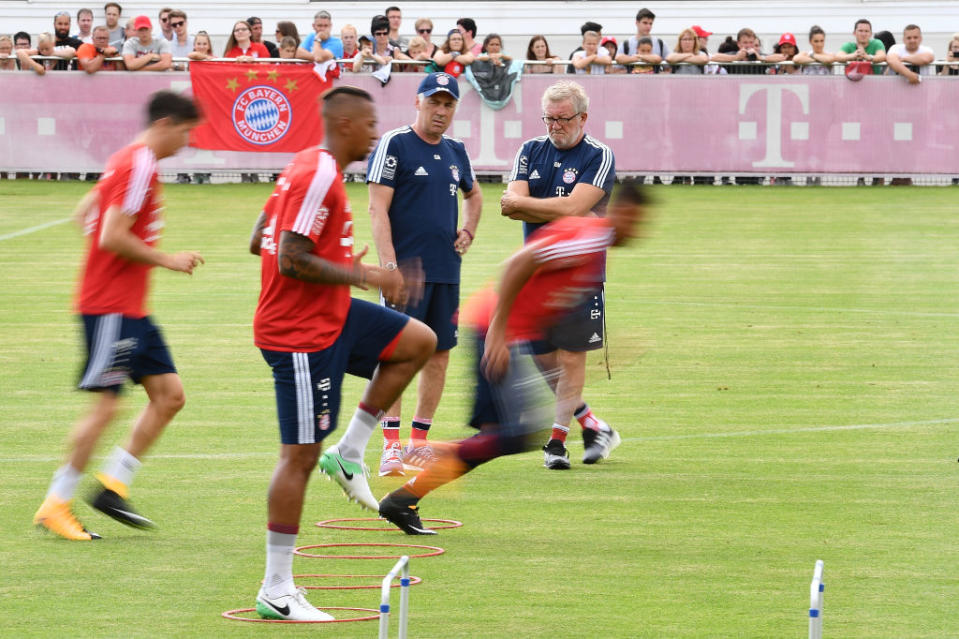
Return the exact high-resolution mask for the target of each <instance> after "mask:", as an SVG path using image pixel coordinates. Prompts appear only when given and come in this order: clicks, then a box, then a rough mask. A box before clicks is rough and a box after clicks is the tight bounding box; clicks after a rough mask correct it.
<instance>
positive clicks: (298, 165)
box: [253, 147, 353, 352]
mask: <svg viewBox="0 0 959 639" xmlns="http://www.w3.org/2000/svg"><path fill="white" fill-rule="evenodd" d="M264 213H265V214H266V226H265V227H264V229H263V239H262V240H261V241H260V258H261V262H260V264H261V268H260V286H261V288H260V301H259V304H258V305H257V307H256V315H255V317H254V319H253V341H254V343H255V344H256V345H257V346H259V347H260V348H265V349H267V350H273V351H286V352H312V351H319V350H322V349H324V348H326V347H328V346H329V345H330V344H332V343H333V342H334V341H336V338H337V337H339V335H340V332H341V331H342V329H343V323H344V322H345V321H346V314H347V313H348V312H349V310H350V286H349V285H348V284H315V283H313V282H305V281H303V280H298V279H295V278H292V277H287V276H285V275H281V274H280V270H279V264H278V262H277V251H278V249H279V244H280V236H281V234H282V233H283V231H290V232H293V233H296V234H298V235H302V236H303V237H306V238H309V240H310V241H311V242H313V250H312V251H311V253H312V254H313V255H315V256H317V257H319V258H321V259H323V260H325V261H327V262H331V263H333V264H337V265H339V266H343V267H346V268H350V267H352V264H353V216H352V214H351V212H350V203H349V201H348V200H347V199H346V189H344V188H343V175H342V173H340V169H339V167H338V166H337V165H336V160H335V159H334V158H333V156H332V155H330V153H329V152H328V151H326V150H325V149H321V148H319V147H313V148H311V149H306V150H304V151H300V152H299V153H297V154H296V156H295V157H294V158H293V161H292V162H290V164H289V165H287V167H286V169H285V170H284V171H283V174H282V175H281V176H280V178H279V180H277V183H276V188H275V189H274V190H273V194H272V195H271V196H270V199H269V200H267V203H266V206H265V207H264Z"/></svg>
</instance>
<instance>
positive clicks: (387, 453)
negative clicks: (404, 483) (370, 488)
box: [380, 442, 403, 477]
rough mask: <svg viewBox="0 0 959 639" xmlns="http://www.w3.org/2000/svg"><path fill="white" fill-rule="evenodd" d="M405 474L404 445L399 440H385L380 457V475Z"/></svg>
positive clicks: (394, 475)
mask: <svg viewBox="0 0 959 639" xmlns="http://www.w3.org/2000/svg"><path fill="white" fill-rule="evenodd" d="M387 476H389V477H402V476H403V445H402V444H400V443H399V442H383V455H382V457H380V477H387Z"/></svg>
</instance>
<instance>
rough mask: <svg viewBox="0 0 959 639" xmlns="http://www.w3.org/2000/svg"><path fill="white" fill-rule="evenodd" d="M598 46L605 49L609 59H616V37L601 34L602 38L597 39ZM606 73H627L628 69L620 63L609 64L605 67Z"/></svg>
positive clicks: (617, 45) (617, 49)
mask: <svg viewBox="0 0 959 639" xmlns="http://www.w3.org/2000/svg"><path fill="white" fill-rule="evenodd" d="M599 46H600V47H602V48H604V49H606V53H608V54H609V59H610V60H615V59H616V52H617V51H619V43H617V42H616V38H614V37H613V36H603V39H602V40H600V41H599ZM606 73H629V69H627V68H626V67H625V66H624V65H622V64H611V65H609V66H608V67H607V68H606Z"/></svg>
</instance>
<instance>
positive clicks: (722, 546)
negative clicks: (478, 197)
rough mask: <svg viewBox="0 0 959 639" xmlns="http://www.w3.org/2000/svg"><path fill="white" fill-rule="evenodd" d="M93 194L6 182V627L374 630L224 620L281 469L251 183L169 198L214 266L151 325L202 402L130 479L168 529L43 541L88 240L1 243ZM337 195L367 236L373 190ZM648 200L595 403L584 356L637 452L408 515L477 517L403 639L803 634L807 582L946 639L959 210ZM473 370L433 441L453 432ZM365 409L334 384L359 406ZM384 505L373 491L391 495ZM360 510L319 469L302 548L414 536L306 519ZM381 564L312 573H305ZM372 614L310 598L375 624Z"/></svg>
mask: <svg viewBox="0 0 959 639" xmlns="http://www.w3.org/2000/svg"><path fill="white" fill-rule="evenodd" d="M84 189H85V187H84V186H83V185H80V184H56V183H53V184H51V183H36V182H30V183H24V182H16V183H11V182H0V267H2V270H3V273H4V277H3V278H2V282H0V299H2V300H3V301H2V304H0V327H2V331H0V363H2V366H0V391H2V399H0V407H2V409H0V478H2V479H0V504H2V509H0V523H2V530H3V535H2V538H0V566H2V568H0V575H2V578H0V600H2V603H3V605H2V607H0V610H2V612H0V636H3V637H18V638H19V637H44V638H47V637H57V636H61V637H98V638H99V637H231V638H232V637H237V638H245V637H280V636H282V637H305V636H313V637H316V636H320V637H337V638H338V639H348V638H351V637H373V636H375V635H376V626H375V623H374V622H363V623H351V624H334V625H325V626H285V627H277V626H268V625H266V624H243V623H237V622H230V621H227V620H224V619H222V618H220V613H221V612H222V611H224V610H227V609H231V608H240V607H248V606H251V605H252V604H253V597H254V595H255V593H256V590H257V587H258V582H259V579H260V578H261V576H262V571H263V543H264V534H263V531H264V524H265V493H266V487H267V484H268V482H269V478H270V473H271V470H272V467H273V464H274V461H275V455H276V449H277V434H276V426H275V421H274V420H275V417H274V406H273V396H272V386H271V381H270V376H269V370H268V368H267V367H266V365H265V364H264V362H263V361H262V360H261V358H260V356H259V353H258V352H257V350H256V349H255V348H254V347H253V345H252V342H251V328H250V322H251V317H252V313H253V309H254V306H255V302H256V297H257V293H258V289H259V280H258V263H257V260H256V259H255V258H253V257H252V256H250V255H248V254H247V253H246V250H245V246H246V242H247V237H248V233H249V230H250V227H251V224H252V222H253V219H254V218H255V216H256V214H257V212H258V210H259V208H258V207H259V206H260V204H261V203H262V202H263V201H264V200H265V198H266V196H267V194H268V192H269V187H268V186H267V185H229V186H191V185H183V186H180V185H170V186H169V187H168V188H167V190H166V193H167V204H168V207H167V219H168V224H167V229H166V234H165V244H164V246H165V248H167V249H170V250H176V249H197V250H200V251H201V252H202V253H203V254H204V256H205V257H206V259H207V264H206V266H204V267H202V268H201V269H200V270H199V271H198V272H197V273H196V274H195V275H194V276H193V277H192V278H188V277H185V276H182V275H179V274H173V273H169V272H159V271H157V272H156V273H155V276H154V290H153V295H152V300H153V308H154V309H155V317H156V319H157V320H158V322H159V323H160V324H161V325H162V326H163V327H164V328H165V332H166V336H167V339H168V341H169V343H170V345H171V349H172V351H173V354H174V357H175V359H176V361H177V364H178V366H179V368H180V370H181V374H182V377H183V380H184V383H185V386H186V389H187V396H188V400H187V406H186V408H185V409H184V410H183V412H182V413H181V414H180V415H179V416H178V417H177V419H176V420H175V421H174V423H173V424H172V426H171V427H170V428H169V430H168V431H167V433H166V435H165V436H164V438H163V439H161V441H160V442H159V444H158V445H157V446H156V448H155V449H154V451H153V454H152V456H151V457H150V458H149V459H148V462H147V463H146V464H145V465H144V468H143V470H142V471H141V473H140V475H139V476H138V479H137V483H136V485H135V486H134V494H133V498H134V502H135V504H136V505H137V506H138V507H139V508H140V510H142V511H143V512H144V513H145V514H147V515H148V516H150V517H152V518H154V519H155V520H156V521H157V522H158V523H159V526H160V528H159V530H158V531H157V532H156V533H154V534H148V533H142V532H137V531H133V530H131V529H127V528H124V527H122V526H120V525H119V524H116V523H114V522H112V521H110V520H107V519H105V518H104V517H102V516H100V515H99V514H98V513H94V512H93V511H92V510H91V509H90V508H89V507H88V506H86V505H85V504H78V505H77V506H76V511H77V512H78V514H79V516H80V517H81V519H82V520H83V521H84V523H86V524H87V525H88V526H89V527H90V528H91V529H92V530H95V531H97V532H99V533H100V534H102V535H103V536H104V539H103V540H102V541H100V542H97V543H90V544H76V543H69V542H66V541H63V540H60V539H58V538H54V537H52V536H49V535H43V534H41V533H39V532H36V531H35V530H34V529H33V528H32V526H31V524H30V519H31V517H32V515H33V512H34V510H35V509H36V507H37V506H38V505H39V503H40V500H41V499H42V497H43V494H44V491H45V490H46V487H47V483H48V481H49V479H50V475H51V473H52V472H53V470H54V469H55V468H56V467H57V465H58V464H59V463H60V459H61V455H62V452H63V446H64V440H65V437H66V434H67V432H68V430H69V428H70V426H71V424H72V422H73V420H74V419H75V418H76V416H77V415H78V414H79V412H80V411H81V410H83V409H84V407H85V406H86V402H87V401H88V398H87V397H86V396H85V395H82V394H80V393H78V392H74V391H72V390H71V389H72V388H73V383H74V381H75V380H74V376H75V373H76V371H77V367H78V365H79V350H78V334H77V327H76V324H75V321H74V319H73V317H72V315H71V311H70V298H71V293H72V289H73V286H74V280H75V274H76V268H77V265H78V263H79V260H80V257H81V253H82V242H81V239H80V237H79V235H78V233H77V231H76V230H75V229H74V228H73V226H72V225H71V224H69V223H62V224H54V225H52V226H49V227H48V228H44V229H42V230H37V231H35V232H32V233H28V234H24V235H15V234H16V233H18V232H19V231H23V230H25V229H29V228H32V227H36V226H38V225H43V224H46V223H49V222H55V221H57V220H62V219H63V218H65V217H66V216H67V215H68V211H69V210H70V208H71V206H72V205H73V203H74V202H75V201H76V200H77V199H78V198H79V197H80V195H81V194H82V192H83V190H84ZM500 190H501V187H499V186H496V185H486V188H484V196H485V206H484V215H485V217H484V219H483V221H482V222H481V224H480V227H479V232H478V234H477V239H476V245H475V246H474V248H473V250H472V251H471V253H470V254H469V255H468V256H467V260H466V263H465V265H464V286H463V288H464V295H465V294H467V293H468V292H469V291H471V290H473V289H474V288H476V287H477V286H479V285H480V284H481V283H482V282H484V281H485V280H487V279H488V278H490V277H492V276H493V275H494V273H496V270H497V265H498V263H499V262H500V261H501V260H502V259H503V258H505V257H506V256H507V255H508V254H509V253H510V252H511V251H512V250H513V249H514V248H515V247H516V246H517V244H518V241H519V236H520V231H519V228H518V226H517V224H516V223H514V222H510V221H508V220H504V219H502V218H501V217H500V216H499V214H498V209H497V202H498V193H499V191H500ZM349 191H350V195H351V197H352V201H353V208H354V211H355V216H356V221H357V230H356V235H357V237H358V243H359V244H360V245H362V243H363V242H370V241H371V240H370V237H371V236H370V232H369V223H368V218H367V216H366V214H365V211H366V192H365V189H364V188H362V187H361V186H360V185H350V189H349ZM654 193H655V196H656V198H657V200H658V203H659V205H658V206H657V208H656V218H655V221H654V223H653V224H652V225H650V228H649V238H648V239H647V240H646V241H645V242H643V243H642V244H641V245H638V246H636V247H634V248H629V249H625V250H622V251H619V252H617V253H615V254H614V255H613V256H612V257H611V259H610V282H609V284H608V288H607V308H608V321H609V338H610V352H609V360H610V367H611V369H612V381H608V380H607V379H606V375H605V366H604V365H603V362H602V357H601V356H600V355H594V356H591V357H590V359H589V371H588V379H587V399H588V400H589V401H590V402H591V404H592V405H593V406H594V408H595V409H596V411H597V413H598V414H599V415H600V416H602V417H604V418H605V419H607V420H608V421H609V422H610V423H611V424H613V425H614V427H616V428H617V429H619V430H620V431H621V432H622V433H623V436H624V442H623V445H622V446H621V447H620V448H619V449H618V450H617V451H616V452H615V453H614V455H613V457H612V458H610V459H609V460H608V461H607V462H605V463H601V464H598V465H596V466H593V467H585V466H583V465H581V464H579V463H578V457H579V454H580V453H581V450H582V449H581V447H578V445H577V444H574V445H573V446H572V450H571V453H572V456H573V458H574V460H576V461H575V462H574V465H573V469H572V470H570V471H568V472H565V473H561V472H554V471H547V470H545V469H543V468H542V466H541V462H542V460H541V456H540V454H538V453H531V454H527V455H521V456H516V457H511V458H505V459H500V460H496V461H495V462H493V463H491V464H489V465H487V466H485V467H482V468H480V469H478V470H477V471H476V472H474V473H472V474H470V475H469V476H468V477H466V478H464V479H463V480H462V481H460V482H458V483H457V484H454V485H452V486H448V487H444V488H442V489H440V490H439V491H437V492H436V493H434V494H433V495H431V496H430V497H429V498H428V499H427V500H425V501H424V503H423V516H424V517H441V518H451V519H457V520H461V521H463V522H464V523H465V525H464V526H463V527H462V528H459V529H456V530H446V531H441V534H440V535H439V536H438V537H436V538H431V539H430V540H429V541H427V542H425V543H433V544H436V545H439V546H442V547H444V548H445V549H446V554H444V555H442V556H440V557H435V558H429V559H418V560H417V559H414V560H413V562H412V568H413V574H414V575H418V576H420V577H422V578H423V583H422V584H421V585H418V586H414V587H413V589H412V618H411V626H410V634H411V636H413V637H436V638H444V637H470V638H471V639H477V638H480V637H495V638H499V637H503V638H513V637H523V638H526V637H549V638H555V637H598V638H606V637H610V638H612V637H617V638H618V637H623V638H626V637H630V638H632V637H650V638H687V637H736V638H739V637H750V638H752V637H755V638H772V639H779V638H786V637H804V636H805V635H806V609H807V606H808V601H809V595H808V591H809V581H810V578H811V576H812V569H813V564H814V562H815V560H816V559H823V560H825V564H826V583H827V586H828V587H827V589H826V614H825V634H826V636H827V637H844V638H867V637H869V638H873V637H874V638H920V637H929V638H933V637H934V638H942V637H957V636H959V629H957V626H956V620H957V619H959V577H957V572H956V557H957V555H956V543H955V539H956V530H957V529H959V509H957V508H956V507H955V504H956V501H955V494H956V485H957V483H956V475H957V471H959V464H957V463H956V457H957V449H959V447H957V445H956V440H957V438H956V434H957V430H959V409H957V398H959V272H957V262H959V260H957V257H956V255H957V253H956V247H957V246H959V216H957V215H956V210H955V199H956V196H955V191H954V190H951V189H938V188H925V189H923V188H896V189H893V188H875V189H872V188H857V189H835V188H807V189H799V188H795V189H794V188H776V189H773V188H750V187H725V188H723V187H686V188H671V187H659V188H657V189H656V190H655V191H654ZM461 351H462V352H461ZM461 351H455V352H454V357H453V362H452V371H451V375H450V378H449V381H448V386H447V391H446V394H445V396H444V401H443V403H442V404H441V406H440V413H439V415H438V416H437V420H436V422H437V426H436V427H435V428H434V430H435V431H436V434H435V436H436V437H440V438H452V437H456V436H459V435H462V434H465V433H466V432H467V430H466V429H465V428H464V427H462V426H461V424H462V423H463V422H464V418H465V415H466V411H467V407H468V405H469V400H470V387H469V379H468V375H467V373H466V371H467V362H466V358H465V349H461ZM360 390H361V385H360V384H359V382H356V383H352V384H350V385H349V386H348V388H347V390H346V392H345V394H344V406H345V407H349V406H353V405H355V402H356V401H357V399H358V397H359V393H360ZM407 397H408V398H411V397H412V396H411V395H410V394H408V395H407ZM128 400H129V401H128V402H127V409H126V411H125V413H124V417H123V419H122V420H121V422H120V423H119V424H118V427H115V428H114V430H113V431H111V432H110V433H108V435H107V436H106V437H105V441H104V444H105V445H112V444H113V443H114V442H116V441H117V440H118V439H119V438H120V436H121V433H125V431H126V429H127V427H128V423H129V420H130V419H131V418H132V417H133V415H134V413H135V411H137V410H139V408H140V406H141V405H142V403H143V395H142V391H141V390H139V389H135V390H133V391H132V392H130V393H129V394H128ZM409 403H410V402H409V401H408V404H409ZM407 428H408V426H404V432H405V431H406V429H407ZM573 439H575V438H572V437H571V441H573ZM375 441H377V440H376V439H374V442H375ZM377 459H378V457H377V456H376V455H374V452H373V451H371V452H370V454H369V455H368V457H367V461H368V463H370V464H371V465H374V467H375V464H376V462H377ZM396 485H397V480H393V479H380V478H374V479H373V480H372V486H373V490H374V493H376V494H377V495H378V496H379V495H382V494H383V493H385V492H387V491H388V490H390V489H392V488H393V487H395V486H396ZM354 516H355V517H362V516H365V515H364V514H363V513H362V512H361V511H360V510H359V509H358V508H357V507H356V506H354V505H351V504H348V503H347V502H346V500H345V499H344V498H343V496H342V494H341V492H340V491H339V489H338V488H335V487H334V486H333V485H332V484H328V483H327V482H325V481H319V478H317V481H315V482H314V483H313V485H312V486H311V489H310V493H309V496H308V504H307V507H306V509H305V514H304V522H303V523H304V525H303V527H302V532H301V540H302V543H304V544H308V543H312V544H316V543H340V542H342V543H346V542H382V541H386V540H390V541H395V542H404V541H411V543H421V542H420V541H419V540H420V539H422V538H407V537H405V536H403V535H401V534H399V533H396V534H394V533H383V532H350V531H329V530H323V529H319V528H315V527H313V526H311V525H310V524H311V522H314V521H317V520H320V519H326V518H334V517H354ZM390 565H392V560H388V561H384V560H373V561H364V562H361V561H348V560H340V559H337V560H318V559H305V558H297V560H296V563H295V564H294V570H295V572H298V573H342V574H347V573H354V574H355V573H360V574H376V573H379V574H383V573H385V572H386V571H387V570H388V568H389V566H390ZM370 582H373V580H370ZM378 596H379V595H378V591H376V590H345V591H311V594H310V598H311V600H312V601H313V602H314V603H315V604H318V605H320V606H324V605H329V606H350V607H364V608H375V607H376V605H377V602H378ZM395 600H396V597H394V601H395Z"/></svg>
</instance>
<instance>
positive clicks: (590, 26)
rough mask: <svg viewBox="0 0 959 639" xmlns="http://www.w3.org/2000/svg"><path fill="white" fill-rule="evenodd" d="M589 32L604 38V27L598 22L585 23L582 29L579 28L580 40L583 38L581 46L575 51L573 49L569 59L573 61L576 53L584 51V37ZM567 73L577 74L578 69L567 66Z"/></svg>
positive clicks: (581, 26)
mask: <svg viewBox="0 0 959 639" xmlns="http://www.w3.org/2000/svg"><path fill="white" fill-rule="evenodd" d="M587 31H595V32H596V33H598V34H599V35H600V37H602V36H603V25H601V24H599V23H598V22H592V21H588V22H584V23H583V24H581V25H580V27H579V35H580V38H581V39H580V44H579V46H578V47H576V48H575V49H573V50H572V51H571V52H570V54H569V58H568V59H569V60H572V59H573V56H574V55H576V52H577V51H582V50H583V42H582V36H584V35H586V32H587ZM566 73H576V67H574V66H573V65H571V64H570V65H567V66H566Z"/></svg>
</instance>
